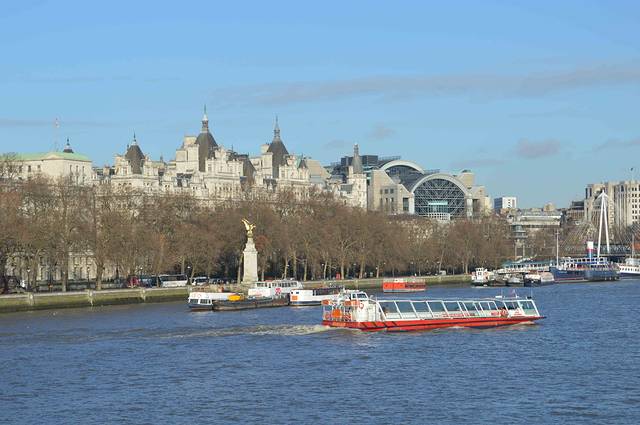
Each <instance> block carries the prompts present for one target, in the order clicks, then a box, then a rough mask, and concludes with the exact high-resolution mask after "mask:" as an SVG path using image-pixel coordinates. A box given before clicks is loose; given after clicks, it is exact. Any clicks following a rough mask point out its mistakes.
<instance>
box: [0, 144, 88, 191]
mask: <svg viewBox="0 0 640 425" xmlns="http://www.w3.org/2000/svg"><path fill="white" fill-rule="evenodd" d="M4 158H5V159H6V160H9V161H11V162H13V163H14V167H13V168H14V169H15V172H16V175H15V178H18V179H20V180H28V179H29V178H33V177H36V176H39V175H40V176H44V177H48V178H53V179H57V178H60V177H67V178H69V179H70V180H71V181H72V182H74V183H76V184H92V183H93V167H92V165H93V164H92V162H91V159H89V158H88V157H87V156H85V155H81V154H78V153H75V152H74V151H73V149H72V148H71V145H70V144H69V139H67V144H66V146H65V147H64V149H63V150H62V152H57V151H52V152H46V153H31V154H29V153H19V154H6V155H4Z"/></svg>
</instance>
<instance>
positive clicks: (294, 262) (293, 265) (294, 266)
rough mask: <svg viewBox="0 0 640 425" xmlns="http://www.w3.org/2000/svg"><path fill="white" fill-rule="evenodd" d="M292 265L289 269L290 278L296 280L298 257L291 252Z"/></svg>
mask: <svg viewBox="0 0 640 425" xmlns="http://www.w3.org/2000/svg"><path fill="white" fill-rule="evenodd" d="M291 259H292V261H293V264H292V267H291V276H292V277H293V278H294V279H296V278H297V277H298V256H297V255H296V252H295V251H293V256H292V257H291Z"/></svg>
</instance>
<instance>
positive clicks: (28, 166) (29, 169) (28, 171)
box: [27, 165, 31, 173]
mask: <svg viewBox="0 0 640 425" xmlns="http://www.w3.org/2000/svg"><path fill="white" fill-rule="evenodd" d="M30 172H31V165H27V173H30Z"/></svg>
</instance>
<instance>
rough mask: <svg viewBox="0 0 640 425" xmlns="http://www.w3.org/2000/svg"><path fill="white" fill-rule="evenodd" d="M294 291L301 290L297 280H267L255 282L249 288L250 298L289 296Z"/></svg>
mask: <svg viewBox="0 0 640 425" xmlns="http://www.w3.org/2000/svg"><path fill="white" fill-rule="evenodd" d="M294 289H302V283H300V282H299V281H297V280H289V279H282V280H267V281H264V282H256V284H255V286H254V287H253V288H249V291H248V295H249V296H250V297H282V296H285V295H289V294H290V293H291V291H292V290H294Z"/></svg>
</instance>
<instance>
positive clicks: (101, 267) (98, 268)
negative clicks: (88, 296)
mask: <svg viewBox="0 0 640 425" xmlns="http://www.w3.org/2000/svg"><path fill="white" fill-rule="evenodd" d="M103 273H104V264H103V263H102V261H99V262H96V290H97V291H100V290H102V274H103Z"/></svg>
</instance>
